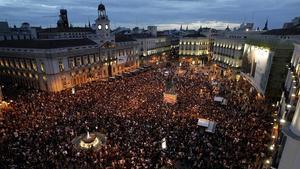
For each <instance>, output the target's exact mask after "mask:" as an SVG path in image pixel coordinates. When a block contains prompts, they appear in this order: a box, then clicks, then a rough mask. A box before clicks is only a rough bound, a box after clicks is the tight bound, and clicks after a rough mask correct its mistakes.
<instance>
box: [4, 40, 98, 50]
mask: <svg viewBox="0 0 300 169" xmlns="http://www.w3.org/2000/svg"><path fill="white" fill-rule="evenodd" d="M96 44H97V43H96V42H94V41H92V40H90V39H87V38H85V39H70V40H7V41H0V47H8V48H31V49H55V48H64V47H76V46H87V45H96Z"/></svg>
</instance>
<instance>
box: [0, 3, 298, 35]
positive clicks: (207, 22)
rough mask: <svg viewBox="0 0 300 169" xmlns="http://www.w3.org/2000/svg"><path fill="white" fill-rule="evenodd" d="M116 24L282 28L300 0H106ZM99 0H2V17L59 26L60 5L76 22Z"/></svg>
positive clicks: (88, 16)
mask: <svg viewBox="0 0 300 169" xmlns="http://www.w3.org/2000/svg"><path fill="white" fill-rule="evenodd" d="M103 2H104V4H105V5H106V9H107V13H108V15H109V18H110V20H111V23H112V26H113V27H117V26H128V27H133V26H140V27H146V26H147V25H158V26H161V29H164V28H177V29H178V28H179V27H180V25H181V24H183V25H186V24H189V25H190V26H189V27H190V28H193V27H195V28H199V26H200V25H202V26H210V27H216V28H224V27H226V26H227V25H229V26H231V27H234V26H237V25H238V24H240V23H241V22H243V21H246V22H252V21H253V22H255V24H256V26H260V27H262V26H263V24H264V22H265V21H266V19H267V18H269V23H270V26H271V27H276V28H278V27H281V26H282V24H283V23H284V22H287V21H290V20H291V19H292V18H293V17H295V16H297V15H298V14H299V13H298V10H299V6H300V2H299V0H285V1H282V0H263V1H262V0H251V1H244V0H147V1H145V0H103ZM99 3H100V1H95V0H64V1H61V0H43V1H40V0H0V20H7V21H8V22H9V23H10V24H16V25H20V24H21V23H22V22H24V21H26V22H29V23H31V24H32V25H36V26H38V25H42V26H49V25H52V26H55V25H56V21H57V19H58V18H57V17H56V16H57V15H58V13H59V9H60V8H66V9H68V15H69V20H70V22H71V23H72V24H74V25H81V26H82V25H84V24H86V23H87V22H88V20H91V22H93V21H94V19H95V18H96V17H97V6H98V4H99Z"/></svg>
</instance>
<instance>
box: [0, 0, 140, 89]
mask: <svg viewBox="0 0 300 169" xmlns="http://www.w3.org/2000/svg"><path fill="white" fill-rule="evenodd" d="M95 25H97V30H95V34H93V37H92V38H74V39H73V38H62V39H60V38H54V39H47V40H12V41H1V42H0V71H1V72H0V73H1V81H2V82H4V83H10V84H19V85H22V86H27V87H29V88H35V89H40V90H45V91H51V92H58V91H62V90H65V89H68V88H71V87H74V86H76V85H80V84H84V83H87V82H91V81H95V80H101V79H105V78H108V77H111V76H115V75H117V74H120V73H122V72H124V71H130V70H133V69H136V68H137V67H138V66H139V48H138V46H139V43H138V42H137V41H135V40H134V39H128V38H120V37H117V38H116V37H115V36H114V35H111V33H110V32H111V31H110V21H109V19H108V16H107V15H106V11H105V7H104V5H103V4H100V5H99V7H98V18H97V19H96V21H95Z"/></svg>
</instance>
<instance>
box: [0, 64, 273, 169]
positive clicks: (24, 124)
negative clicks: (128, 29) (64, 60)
mask: <svg viewBox="0 0 300 169" xmlns="http://www.w3.org/2000/svg"><path fill="white" fill-rule="evenodd" d="M161 67H162V66H161ZM161 67H160V66H157V67H155V68H152V69H150V70H148V71H145V72H141V73H139V74H137V75H134V76H131V77H123V78H121V79H117V80H114V81H98V82H92V83H88V84H85V85H82V86H80V87H79V86H77V87H76V93H75V94H72V93H71V90H66V91H63V92H60V93H47V92H41V91H31V92H29V93H26V94H23V95H20V96H18V98H17V99H16V100H14V103H13V104H12V107H13V109H12V110H11V111H9V112H6V113H4V114H3V120H2V121H1V122H0V166H2V167H5V168H16V169H17V168H38V169H42V168H43V169H44V168H49V169H54V168H57V169H73V168H74V169H75V168H84V169H89V168H99V169H121V168H128V169H134V168H136V169H147V168H148V169H159V168H178V167H179V168H180V167H182V168H184V167H186V168H203V169H223V168H224V169H227V168H228V169H244V168H245V169H255V168H258V166H259V165H258V164H259V163H260V162H261V161H263V160H264V159H265V156H266V153H267V152H268V150H267V148H268V147H267V146H266V144H268V142H269V141H270V133H271V129H272V126H271V124H270V121H271V117H270V116H269V114H270V113H269V112H270V107H269V106H268V105H267V104H266V103H265V101H264V100H263V99H258V98H257V95H256V93H255V92H250V90H249V89H250V85H249V84H248V83H247V81H245V80H243V79H242V78H241V79H240V80H239V81H236V80H235V79H230V78H228V77H226V76H220V70H219V69H218V68H216V67H213V66H211V67H208V66H206V67H203V68H202V71H199V72H195V71H193V69H191V68H190V67H187V66H185V65H184V66H182V67H181V69H182V70H184V71H183V72H181V74H180V75H178V76H176V78H175V79H176V80H175V82H176V83H175V84H174V87H175V92H176V93H177V95H178V100H177V103H176V104H174V105H170V104H166V103H164V102H163V92H164V90H165V80H166V77H165V76H164V74H163V73H162V70H163V69H162V68H161ZM170 69H172V71H173V72H175V69H178V68H177V67H176V66H172V67H171V68H170ZM205 71H206V72H207V73H203V72H205ZM212 77H214V78H215V79H214V81H216V82H217V83H218V85H212V83H211V78H212ZM215 95H221V96H223V97H225V98H227V99H228V104H227V106H224V105H220V104H218V103H216V102H214V100H213V98H214V96H215ZM198 118H205V119H209V120H212V121H215V122H217V126H216V131H215V133H207V132H205V130H204V129H203V128H202V127H200V126H197V121H198ZM87 131H89V132H101V133H103V134H105V135H106V138H107V141H106V144H104V145H102V147H101V149H100V150H99V151H86V150H82V151H80V150H78V149H75V148H74V146H73V144H72V139H74V138H75V137H76V136H79V135H81V134H84V133H86V132H87ZM163 138H166V143H167V149H165V150H162V147H161V141H162V139H163Z"/></svg>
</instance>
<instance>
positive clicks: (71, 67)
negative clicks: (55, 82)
mask: <svg viewBox="0 0 300 169" xmlns="http://www.w3.org/2000/svg"><path fill="white" fill-rule="evenodd" d="M68 62H69V68H70V69H73V68H74V67H75V61H74V58H69V59H68Z"/></svg>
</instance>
